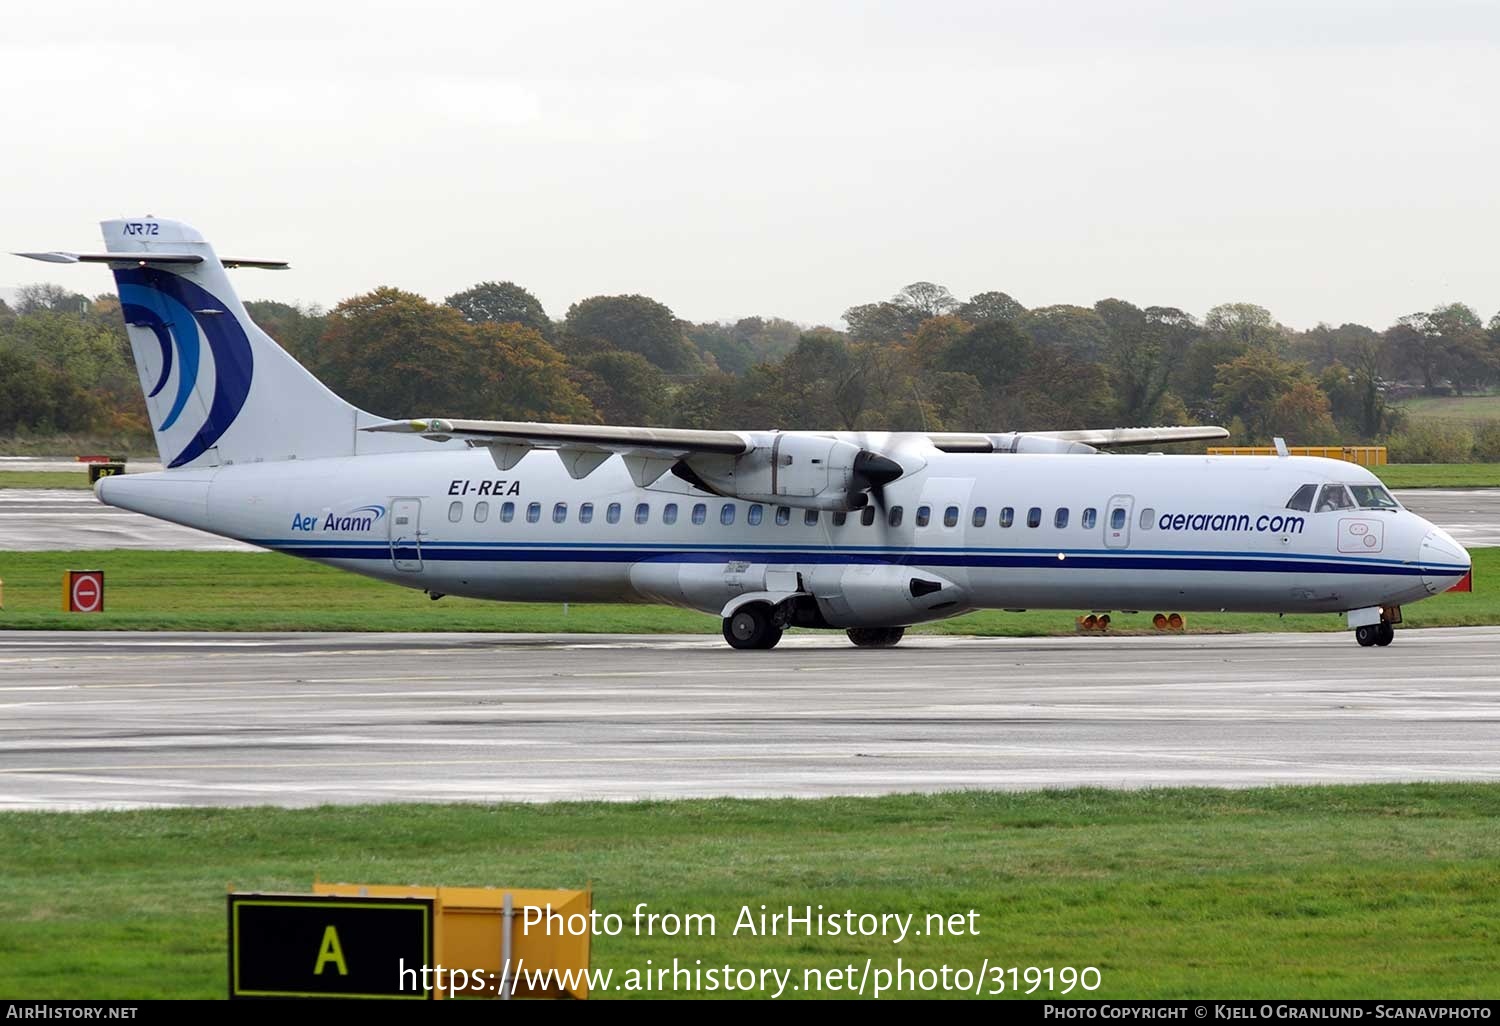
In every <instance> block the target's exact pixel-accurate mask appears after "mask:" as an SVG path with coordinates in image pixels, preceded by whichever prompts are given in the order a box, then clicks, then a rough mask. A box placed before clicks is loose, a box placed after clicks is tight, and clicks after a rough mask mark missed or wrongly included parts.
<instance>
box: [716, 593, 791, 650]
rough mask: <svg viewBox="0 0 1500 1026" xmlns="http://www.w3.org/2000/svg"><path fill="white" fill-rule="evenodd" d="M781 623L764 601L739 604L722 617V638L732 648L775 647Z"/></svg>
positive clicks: (772, 608)
mask: <svg viewBox="0 0 1500 1026" xmlns="http://www.w3.org/2000/svg"><path fill="white" fill-rule="evenodd" d="M782 626H783V625H782V624H781V623H779V622H777V616H776V610H775V608H774V607H772V606H771V605H770V604H769V603H766V602H752V603H750V604H749V605H745V606H740V608H738V609H736V610H735V611H734V614H733V615H731V616H728V617H725V619H724V640H725V641H727V642H729V644H730V645H731V646H732V647H734V648H775V647H776V643H777V642H778V641H780V640H781V632H782Z"/></svg>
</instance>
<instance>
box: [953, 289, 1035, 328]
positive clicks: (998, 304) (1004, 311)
mask: <svg viewBox="0 0 1500 1026" xmlns="http://www.w3.org/2000/svg"><path fill="white" fill-rule="evenodd" d="M957 312H958V316H959V317H961V318H963V319H964V320H966V321H968V322H969V323H970V324H979V323H980V322H981V321H1020V320H1021V319H1022V318H1023V317H1025V316H1026V308H1025V307H1024V306H1022V305H1021V304H1020V303H1018V302H1016V300H1014V299H1012V298H1011V297H1010V296H1008V295H1007V294H1005V293H1004V292H980V293H978V294H977V295H973V296H970V297H969V301H968V302H967V303H964V304H963V305H962V306H960V307H959V308H958V311H957Z"/></svg>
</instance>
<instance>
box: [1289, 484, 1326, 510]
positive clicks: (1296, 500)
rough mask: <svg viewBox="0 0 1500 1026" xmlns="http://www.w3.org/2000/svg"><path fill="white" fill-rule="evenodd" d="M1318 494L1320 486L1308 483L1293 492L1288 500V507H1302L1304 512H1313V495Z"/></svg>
mask: <svg viewBox="0 0 1500 1026" xmlns="http://www.w3.org/2000/svg"><path fill="white" fill-rule="evenodd" d="M1316 494H1318V486H1317V485H1315V484H1306V485H1303V486H1302V487H1301V488H1298V489H1297V490H1296V491H1295V492H1293V493H1292V497H1291V498H1290V499H1288V500H1287V501H1286V508H1287V509H1300V510H1301V511H1302V512H1304V513H1311V512H1312V504H1313V496H1314V495H1316Z"/></svg>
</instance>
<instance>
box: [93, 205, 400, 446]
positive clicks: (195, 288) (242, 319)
mask: <svg viewBox="0 0 1500 1026" xmlns="http://www.w3.org/2000/svg"><path fill="white" fill-rule="evenodd" d="M101 227H102V228H103V230H104V243H105V249H106V251H107V255H108V256H109V257H114V256H115V254H119V255H120V256H121V258H122V259H121V260H119V261H117V260H114V259H110V260H109V261H108V262H109V264H110V266H111V268H112V269H113V271H114V276H115V283H116V285H117V286H118V288H119V293H120V305H121V309H122V312H123V313H124V315H125V323H126V326H127V331H128V332H129V335H130V345H131V349H132V351H133V352H134V354H135V364H136V369H137V371H138V372H139V374H140V376H141V387H142V388H143V389H144V390H145V393H146V406H147V408H148V410H149V412H150V417H151V427H152V430H153V431H154V432H155V433H156V446H157V448H158V449H159V450H160V451H161V458H162V463H163V464H164V465H165V466H166V467H168V468H174V467H204V466H218V465H220V464H226V463H244V462H258V461H261V460H286V459H306V458H310V457H318V456H345V455H352V454H353V453H354V451H355V446H356V441H355V439H356V437H357V435H358V430H357V429H358V428H359V427H360V426H361V425H362V424H364V423H368V422H372V421H375V420H377V418H373V417H370V416H369V415H367V414H362V413H361V411H359V410H357V409H356V408H355V407H353V406H351V405H349V404H348V403H346V402H344V400H342V399H340V398H339V397H338V396H336V395H334V394H333V393H332V392H331V391H329V390H328V388H327V387H325V386H324V385H323V383H322V382H320V381H319V380H318V379H317V378H315V377H313V376H312V374H310V373H309V372H308V371H307V370H306V369H305V368H303V366H302V365H301V364H299V363H298V362H297V361H296V360H294V359H293V358H292V357H291V356H290V355H289V354H288V353H287V352H286V351H285V350H283V349H282V348H281V347H280V346H278V345H277V344H276V343H275V342H273V341H272V340H271V338H270V337H269V336H268V335H266V333H265V332H263V331H261V330H260V328H258V327H257V326H256V325H255V323H254V322H253V321H251V320H250V317H249V315H248V314H246V313H245V308H244V306H243V305H242V304H241V303H240V299H239V297H238V296H237V295H236V294H235V292H234V288H233V287H232V286H231V285H230V283H229V276H228V275H227V274H225V273H224V266H225V264H224V262H221V261H220V260H219V258H218V257H217V256H215V255H214V251H213V247H211V246H210V245H209V244H208V243H207V242H205V241H203V236H202V235H200V234H198V232H197V231H195V230H194V229H192V228H190V227H189V226H187V225H185V224H181V223H179V222H177V221H167V220H159V219H156V218H137V219H133V220H117V221H104V222H102V224H101ZM194 257H197V258H199V259H197V260H193V259H192V258H194ZM153 258H155V259H153ZM92 259H96V260H97V259H98V257H94V258H92ZM230 264H231V265H234V264H259V265H260V266H278V265H276V264H271V263H268V262H265V261H230Z"/></svg>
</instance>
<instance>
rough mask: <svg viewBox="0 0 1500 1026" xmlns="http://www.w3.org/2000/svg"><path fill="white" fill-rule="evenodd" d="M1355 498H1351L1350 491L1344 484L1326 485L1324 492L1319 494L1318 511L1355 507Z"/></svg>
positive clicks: (1325, 511) (1324, 511)
mask: <svg viewBox="0 0 1500 1026" xmlns="http://www.w3.org/2000/svg"><path fill="white" fill-rule="evenodd" d="M1353 508H1354V500H1353V499H1351V498H1349V492H1348V490H1347V489H1345V488H1344V486H1343V485H1324V486H1323V494H1322V495H1320V496H1318V512H1319V513H1327V512H1329V511H1331V510H1336V509H1353Z"/></svg>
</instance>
